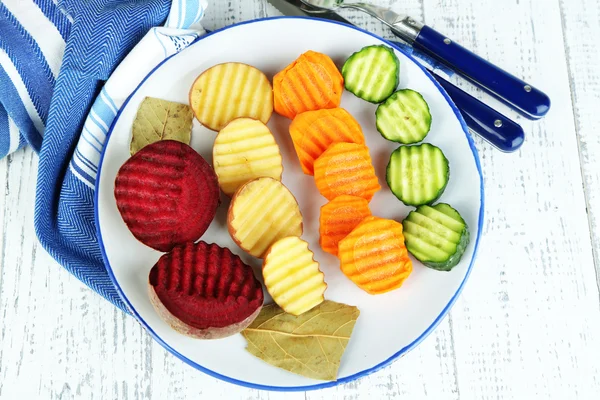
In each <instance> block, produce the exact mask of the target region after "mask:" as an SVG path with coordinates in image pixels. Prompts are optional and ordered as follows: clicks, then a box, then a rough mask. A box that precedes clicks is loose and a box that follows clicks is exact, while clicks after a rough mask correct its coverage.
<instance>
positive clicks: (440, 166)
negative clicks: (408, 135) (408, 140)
mask: <svg viewBox="0 0 600 400" xmlns="http://www.w3.org/2000/svg"><path fill="white" fill-rule="evenodd" d="M449 179H450V165H449V163H448V159H447V158H446V156H445V155H444V153H443V152H442V150H441V149H440V148H439V147H437V146H434V145H432V144H429V143H422V144H419V145H413V146H400V147H399V148H397V149H396V150H394V152H392V155H391V156H390V161H389V163H388V165H387V172H386V180H387V184H388V186H389V187H390V189H391V191H392V193H394V195H396V197H397V198H398V199H399V200H400V201H402V202H403V203H404V204H406V205H407V206H420V205H423V204H431V203H433V202H434V201H436V200H437V199H439V198H440V196H441V195H442V193H443V192H444V190H445V189H446V186H447V185H448V180H449Z"/></svg>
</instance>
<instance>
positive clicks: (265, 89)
mask: <svg viewBox="0 0 600 400" xmlns="http://www.w3.org/2000/svg"><path fill="white" fill-rule="evenodd" d="M189 97H190V106H191V107H192V111H193V112H194V116H195V117H196V119H198V121H199V122H200V123H201V124H202V125H204V126H206V127H207V128H208V129H211V130H213V131H219V130H221V129H223V127H224V126H225V125H227V124H228V123H229V122H230V121H232V120H234V119H235V118H239V117H250V118H254V119H258V120H260V121H262V122H264V123H265V124H266V123H267V122H268V121H269V119H270V118H271V114H272V113H273V88H272V86H271V83H270V82H269V79H268V78H267V77H266V75H265V74H264V73H262V72H261V71H260V70H259V69H257V68H255V67H253V66H251V65H248V64H243V63H238V62H227V63H222V64H217V65H215V66H213V67H210V68H209V69H207V70H206V71H204V72H203V73H201V74H200V75H199V76H198V77H197V78H196V80H195V81H194V83H193V85H192V87H191V89H190V94H189Z"/></svg>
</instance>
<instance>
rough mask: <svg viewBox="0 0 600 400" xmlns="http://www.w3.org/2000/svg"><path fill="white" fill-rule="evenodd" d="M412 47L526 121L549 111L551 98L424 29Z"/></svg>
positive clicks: (457, 45)
mask: <svg viewBox="0 0 600 400" xmlns="http://www.w3.org/2000/svg"><path fill="white" fill-rule="evenodd" d="M413 45H414V46H415V47H416V48H418V49H419V50H421V51H423V52H426V53H427V54H428V55H430V56H432V57H434V58H436V59H438V60H439V61H440V62H442V63H444V64H446V65H447V66H449V67H451V68H452V69H453V70H454V71H455V72H456V73H458V74H460V75H462V76H464V77H465V78H467V79H469V80H470V81H472V82H473V83H474V84H476V85H477V86H479V87H481V88H482V89H484V90H486V91H487V92H488V93H490V94H491V95H493V96H494V97H496V98H498V99H499V100H501V101H503V102H504V103H506V104H508V105H509V106H511V107H512V108H514V109H515V110H516V111H518V112H520V113H521V114H523V115H524V116H525V117H527V118H529V119H539V118H542V117H543V116H544V115H546V113H547V112H548V110H549V109H550V98H549V97H548V96H547V95H546V94H545V93H543V92H542V91H540V90H538V89H536V88H535V87H533V86H531V85H530V84H528V83H527V82H524V81H522V80H521V79H519V78H517V77H516V76H513V75H511V74H509V73H508V72H506V71H504V70H502V69H500V68H499V67H497V66H495V65H494V64H492V63H490V62H489V61H486V60H485V59H483V58H481V57H479V56H478V55H476V54H474V53H472V52H471V51H469V50H467V49H465V48H464V47H462V46H460V45H459V44H457V43H455V42H454V41H452V40H450V39H449V38H447V37H446V36H444V35H442V34H441V33H439V32H437V31H435V30H434V29H432V28H430V27H428V26H427V25H424V26H423V27H422V28H421V30H420V32H419V34H418V36H417V37H416V38H415V40H414V44H413Z"/></svg>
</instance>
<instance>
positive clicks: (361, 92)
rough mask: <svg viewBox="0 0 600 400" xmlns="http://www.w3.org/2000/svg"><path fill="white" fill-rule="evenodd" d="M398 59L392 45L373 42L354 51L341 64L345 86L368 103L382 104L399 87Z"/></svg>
mask: <svg viewBox="0 0 600 400" xmlns="http://www.w3.org/2000/svg"><path fill="white" fill-rule="evenodd" d="M399 75H400V60H398V57H396V54H395V53H394V50H393V49H392V48H391V47H388V46H384V45H372V46H366V47H363V48H362V49H361V50H359V51H357V52H356V53H353V54H352V55H351V56H350V57H348V59H347V60H346V62H345V63H344V65H343V66H342V76H343V77H344V87H345V88H346V90H348V91H349V92H350V93H352V94H354V95H355V96H357V97H359V98H361V99H363V100H366V101H368V102H370V103H375V104H377V103H381V102H382V101H383V100H385V99H387V98H388V97H389V96H390V95H391V94H392V93H394V90H396V87H397V86H398V81H399V79H400V78H399Z"/></svg>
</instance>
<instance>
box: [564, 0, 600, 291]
mask: <svg viewBox="0 0 600 400" xmlns="http://www.w3.org/2000/svg"><path fill="white" fill-rule="evenodd" d="M560 5H561V11H562V16H563V19H562V22H563V30H564V36H565V51H566V56H567V61H568V66H569V75H570V87H571V96H572V99H573V111H574V113H575V128H576V131H577V138H578V140H579V153H580V157H581V167H582V173H583V182H584V185H585V192H586V198H587V209H588V216H589V220H590V230H591V234H592V247H593V249H594V256H595V261H596V277H597V280H598V285H599V286H600V158H599V157H598V154H599V153H600V135H598V132H599V131H600V113H598V110H597V108H598V102H599V100H600V71H598V66H599V65H600V44H598V37H600V3H598V2H597V1H594V0H581V1H577V2H570V1H569V2H566V1H564V0H561V2H560Z"/></svg>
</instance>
